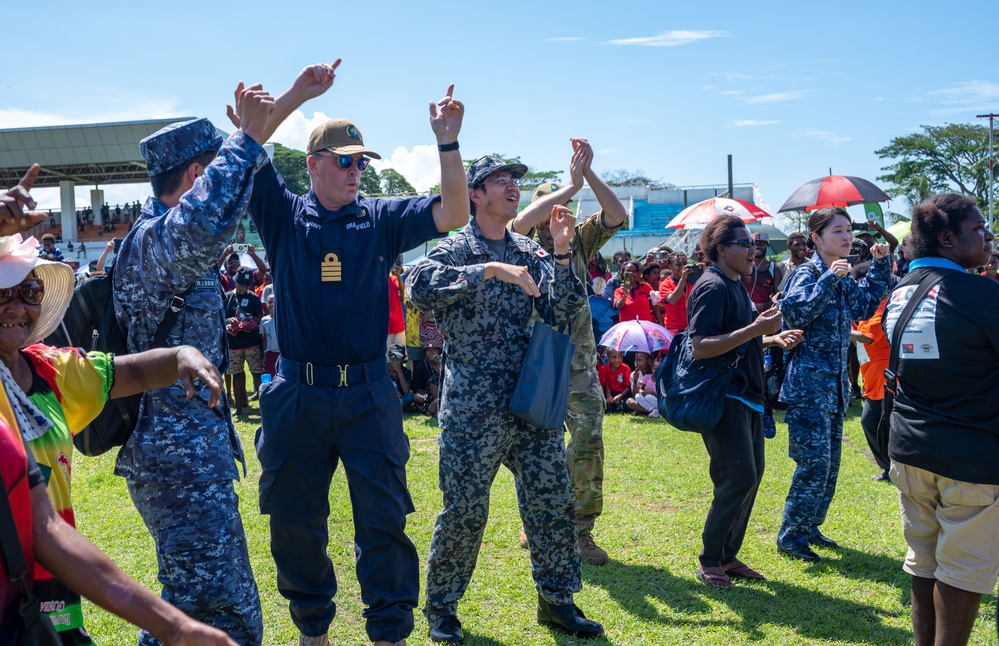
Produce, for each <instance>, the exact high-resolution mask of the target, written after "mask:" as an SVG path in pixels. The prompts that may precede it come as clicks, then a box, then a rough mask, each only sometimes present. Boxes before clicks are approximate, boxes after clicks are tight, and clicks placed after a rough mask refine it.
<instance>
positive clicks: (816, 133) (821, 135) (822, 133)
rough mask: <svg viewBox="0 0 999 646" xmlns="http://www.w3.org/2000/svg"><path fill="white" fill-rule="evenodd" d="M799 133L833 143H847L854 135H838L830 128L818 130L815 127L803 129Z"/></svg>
mask: <svg viewBox="0 0 999 646" xmlns="http://www.w3.org/2000/svg"><path fill="white" fill-rule="evenodd" d="M799 134H800V135H802V136H803V137H812V138H814V139H819V140H821V141H824V142H826V143H830V144H833V145H837V144H845V143H846V142H848V141H852V140H853V138H852V137H846V136H843V135H837V134H836V133H835V132H829V131H828V130H816V129H814V128H808V129H805V130H802V131H800V132H799Z"/></svg>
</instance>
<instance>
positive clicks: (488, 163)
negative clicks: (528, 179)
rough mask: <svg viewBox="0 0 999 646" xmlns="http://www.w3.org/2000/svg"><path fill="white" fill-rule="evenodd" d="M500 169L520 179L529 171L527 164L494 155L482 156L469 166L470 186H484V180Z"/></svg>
mask: <svg viewBox="0 0 999 646" xmlns="http://www.w3.org/2000/svg"><path fill="white" fill-rule="evenodd" d="M500 171H507V172H508V173H510V174H511V175H513V176H514V177H516V178H518V179H519V178H521V177H523V176H524V174H525V173H526V172H527V166H525V165H524V164H517V163H512V164H510V163H507V162H505V161H503V160H502V159H500V158H499V157H493V156H492V155H486V156H485V157H480V158H478V159H476V160H475V161H474V162H472V164H471V165H470V166H469V167H468V173H467V174H468V188H478V187H480V186H482V182H483V181H485V179H486V178H487V177H489V176H490V175H492V174H493V173H498V172H500Z"/></svg>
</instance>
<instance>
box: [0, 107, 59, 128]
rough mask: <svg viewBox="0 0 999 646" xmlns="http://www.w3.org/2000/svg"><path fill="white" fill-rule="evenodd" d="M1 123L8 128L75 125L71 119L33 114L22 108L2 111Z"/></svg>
mask: <svg viewBox="0 0 999 646" xmlns="http://www.w3.org/2000/svg"><path fill="white" fill-rule="evenodd" d="M0 123H2V124H3V127H4V130H6V129H8V128H43V127H45V126H65V125H69V124H71V123H73V121H71V120H70V119H67V118H65V117H61V116H58V115H55V114H46V113H44V112H32V111H31V110H22V109H20V108H5V109H3V110H0Z"/></svg>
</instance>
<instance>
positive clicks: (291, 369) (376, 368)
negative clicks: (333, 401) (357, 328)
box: [278, 357, 388, 386]
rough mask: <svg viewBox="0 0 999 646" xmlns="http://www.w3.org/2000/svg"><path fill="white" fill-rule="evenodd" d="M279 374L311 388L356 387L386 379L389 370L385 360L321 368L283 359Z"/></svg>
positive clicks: (311, 364)
mask: <svg viewBox="0 0 999 646" xmlns="http://www.w3.org/2000/svg"><path fill="white" fill-rule="evenodd" d="M278 373H279V374H280V375H281V376H282V377H284V378H285V379H288V380H289V381H300V382H302V383H305V384H308V385H310V386H356V385H358V384H370V383H372V382H374V381H375V380H377V379H380V378H382V377H384V376H385V375H387V374H388V368H387V367H386V361H385V359H384V358H379V359H375V360H374V361H368V362H367V363H358V364H354V365H352V366H351V365H343V366H319V365H316V364H314V363H309V362H305V363H302V362H299V361H293V360H291V359H289V358H288V357H281V361H280V364H279V366H278Z"/></svg>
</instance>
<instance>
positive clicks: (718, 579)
mask: <svg viewBox="0 0 999 646" xmlns="http://www.w3.org/2000/svg"><path fill="white" fill-rule="evenodd" d="M697 578H698V579H700V580H701V583H703V584H704V585H706V586H708V587H709V588H718V589H719V590H731V589H732V588H734V587H735V586H734V585H732V579H730V578H728V575H727V574H716V573H714V572H705V571H704V570H698V571H697Z"/></svg>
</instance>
